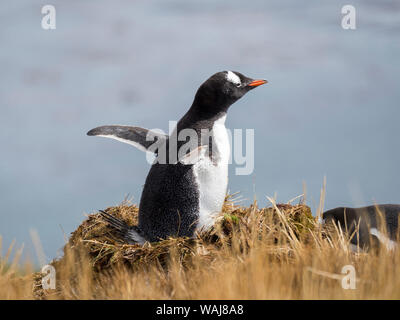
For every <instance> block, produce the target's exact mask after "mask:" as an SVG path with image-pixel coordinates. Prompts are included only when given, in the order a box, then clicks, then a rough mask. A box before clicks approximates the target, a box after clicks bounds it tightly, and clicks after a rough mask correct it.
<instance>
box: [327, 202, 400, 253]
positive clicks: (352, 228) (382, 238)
mask: <svg viewBox="0 0 400 320" xmlns="http://www.w3.org/2000/svg"><path fill="white" fill-rule="evenodd" d="M399 214H400V205H396V204H380V205H374V206H367V207H361V208H348V207H339V208H334V209H331V210H328V211H325V212H324V213H323V215H322V223H328V222H330V221H333V222H334V223H335V224H336V225H338V226H340V228H342V230H345V231H347V232H348V234H349V235H350V236H351V239H350V244H351V246H352V249H353V250H357V248H361V249H368V248H370V247H371V246H373V245H374V244H376V245H383V246H385V247H386V248H387V249H389V250H392V249H394V248H395V247H396V246H397V244H396V240H398V239H397V236H398V226H399V224H398V223H399V221H398V220H399Z"/></svg>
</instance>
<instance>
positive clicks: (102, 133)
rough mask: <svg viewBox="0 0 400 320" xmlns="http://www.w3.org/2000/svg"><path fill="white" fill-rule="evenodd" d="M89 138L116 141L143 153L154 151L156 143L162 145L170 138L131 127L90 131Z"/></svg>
mask: <svg viewBox="0 0 400 320" xmlns="http://www.w3.org/2000/svg"><path fill="white" fill-rule="evenodd" d="M87 135H88V136H99V137H105V138H111V139H115V140H118V141H121V142H124V143H128V144H130V145H132V146H134V147H136V148H138V149H139V150H142V151H152V152H154V150H149V147H150V146H151V145H152V144H154V143H155V142H158V144H159V143H161V142H163V141H166V140H167V139H168V136H167V135H165V134H162V133H158V132H154V131H151V130H148V129H144V128H140V127H129V126H119V125H112V126H101V127H97V128H94V129H92V130H90V131H89V132H88V133H87Z"/></svg>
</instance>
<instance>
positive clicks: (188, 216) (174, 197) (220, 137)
mask: <svg viewBox="0 0 400 320" xmlns="http://www.w3.org/2000/svg"><path fill="white" fill-rule="evenodd" d="M266 82H267V81H266V80H253V79H250V78H248V77H246V76H244V75H243V74H241V73H239V72H233V71H223V72H218V73H216V74H214V75H213V76H211V77H210V78H209V79H208V80H206V81H205V82H204V83H203V84H202V85H201V86H200V88H199V89H198V90H197V93H196V95H195V98H194V101H193V104H192V106H191V107H190V109H189V111H188V112H187V113H186V114H185V115H184V116H183V117H182V118H181V119H180V120H179V122H178V123H177V126H176V128H175V130H174V132H173V133H172V134H171V137H168V136H165V135H160V134H158V133H155V132H152V131H149V130H147V129H143V128H139V127H128V126H102V127H98V128H95V129H92V130H90V131H89V132H88V135H91V136H103V137H108V138H113V139H116V140H119V141H122V142H125V143H129V144H131V145H134V146H136V147H138V148H139V149H141V150H143V151H149V148H150V149H151V145H152V143H154V141H151V140H152V138H155V139H159V140H158V142H160V143H161V145H162V146H163V147H164V149H163V150H166V152H163V153H162V154H161V152H160V149H158V150H157V151H154V150H150V151H152V152H155V153H156V155H157V158H156V160H155V162H154V163H153V165H152V166H151V169H150V172H149V173H148V176H147V178H146V182H145V185H144V188H143V192H142V196H141V199H140V205H139V225H138V227H134V228H132V227H127V226H126V225H125V223H124V222H122V221H119V220H118V219H116V218H114V217H112V216H110V215H108V214H105V213H102V215H103V217H104V218H105V220H106V221H107V222H108V223H110V225H112V226H113V227H114V228H116V229H117V230H119V231H120V232H121V233H122V234H123V237H124V239H126V240H127V242H130V243H132V242H134V243H143V242H144V240H146V241H158V240H160V239H166V238H167V237H169V236H187V237H192V236H193V235H194V233H195V231H196V230H201V229H208V228H209V227H211V226H212V225H213V223H214V220H215V217H216V216H217V214H218V213H220V211H221V209H222V206H223V203H224V200H225V196H226V191H227V185H228V161H229V157H230V145H229V138H228V133H227V130H226V128H225V119H226V114H227V111H228V109H229V107H230V106H231V105H232V104H233V103H235V102H236V101H237V100H238V99H240V98H241V97H242V96H243V95H245V94H246V93H247V92H248V91H250V90H252V89H253V88H255V87H257V86H259V85H262V84H264V83H266ZM185 129H190V130H191V132H195V133H196V135H197V137H198V139H197V140H194V141H195V142H193V141H192V140H189V142H190V143H196V145H191V148H190V150H191V152H190V153H184V154H183V155H182V154H180V153H179V150H181V147H183V146H184V145H185V144H187V143H189V142H188V140H187V139H186V140H185V139H176V137H179V138H181V137H180V136H181V134H185V131H186V130H185ZM204 130H206V131H207V132H208V133H209V134H206V135H204ZM184 138H185V137H184ZM149 140H150V143H149ZM161 149H162V148H161ZM160 159H163V160H164V161H160Z"/></svg>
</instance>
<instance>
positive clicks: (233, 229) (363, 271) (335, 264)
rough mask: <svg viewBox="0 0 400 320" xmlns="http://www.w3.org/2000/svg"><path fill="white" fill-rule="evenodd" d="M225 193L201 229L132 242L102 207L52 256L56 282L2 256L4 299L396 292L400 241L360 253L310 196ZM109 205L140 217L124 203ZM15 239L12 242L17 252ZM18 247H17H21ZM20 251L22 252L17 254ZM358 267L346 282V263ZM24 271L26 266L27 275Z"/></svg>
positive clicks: (388, 295) (122, 214)
mask: <svg viewBox="0 0 400 320" xmlns="http://www.w3.org/2000/svg"><path fill="white" fill-rule="evenodd" d="M233 200H234V199H231V198H228V199H227V201H226V203H225V205H224V208H223V212H222V213H221V215H220V216H219V217H218V219H217V223H216V224H215V226H214V228H213V229H212V230H210V231H208V232H202V233H199V234H198V235H197V236H196V238H195V239H185V238H170V239H166V240H163V241H161V242H157V243H151V244H150V243H147V244H145V245H144V246H138V245H126V244H124V243H123V242H121V240H120V239H119V238H118V236H117V234H116V233H115V232H114V231H113V230H112V229H111V228H110V227H108V226H107V225H106V224H105V223H104V222H103V221H102V219H101V218H100V216H99V215H98V214H97V213H95V214H91V215H89V216H88V217H87V219H86V220H85V221H84V222H83V223H82V224H81V225H80V226H79V227H78V229H77V230H76V231H75V232H73V233H72V235H71V237H70V239H69V241H68V243H67V244H66V245H65V247H64V255H63V257H62V258H60V259H59V260H55V261H53V262H52V265H53V266H54V267H55V269H56V271H57V287H56V289H55V290H47V291H45V290H43V289H42V288H41V277H42V276H41V274H40V273H34V274H33V275H32V268H31V267H30V266H29V265H28V266H25V267H24V271H23V272H22V273H21V266H20V265H19V264H18V261H17V260H15V259H14V262H12V263H8V259H7V255H6V256H5V257H3V258H2V259H1V260H0V261H1V264H0V298H2V299H399V298H400V279H399V277H398V276H397V275H398V274H399V271H400V270H399V269H400V267H399V266H400V264H399V263H400V255H399V253H398V251H387V250H386V249H385V248H382V249H381V250H374V251H371V252H369V253H365V252H358V253H354V252H352V251H350V249H349V240H348V238H347V236H346V235H345V234H344V233H343V232H342V231H341V230H340V229H339V228H337V227H335V226H333V227H331V228H326V229H322V228H321V227H320V225H318V224H317V223H316V221H315V219H314V218H313V217H312V214H311V210H310V208H309V207H307V206H306V205H304V204H298V205H290V204H276V203H275V201H274V200H273V199H270V201H271V207H269V208H258V207H257V205H256V203H254V204H253V205H252V206H250V207H241V206H238V205H235V203H234V201H233ZM106 211H107V212H108V213H110V214H112V215H115V216H116V217H118V218H120V219H123V220H125V221H126V222H127V223H129V224H136V223H137V221H136V220H137V213H138V209H137V207H136V206H134V205H130V204H128V203H123V204H121V205H120V206H118V207H111V208H108V209H106ZM11 250H12V248H10V249H9V251H10V252H11ZM17 256H18V255H16V257H17ZM16 259H17V258H16ZM345 265H352V266H354V268H355V270H356V279H357V282H356V289H354V290H352V289H348V290H346V289H343V288H342V285H341V280H342V277H343V274H342V273H341V271H342V268H343V267H344V266H345ZM22 274H24V275H22Z"/></svg>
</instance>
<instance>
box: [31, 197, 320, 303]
mask: <svg viewBox="0 0 400 320" xmlns="http://www.w3.org/2000/svg"><path fill="white" fill-rule="evenodd" d="M104 211H106V212H107V213H109V214H111V215H113V216H115V217H117V218H119V219H121V220H123V221H125V222H126V223H127V224H128V225H136V224H137V223H138V211H139V210H138V207H137V206H136V205H130V204H129V203H123V204H121V205H119V206H116V207H109V208H107V209H105V210H104ZM314 220H315V219H314V217H313V216H312V213H311V210H310V208H309V207H308V206H306V205H304V204H297V205H290V204H276V205H274V206H273V207H267V208H258V207H257V205H256V203H254V204H253V205H251V206H250V207H242V206H238V205H236V204H235V203H234V200H232V198H231V197H229V196H228V197H227V199H226V201H225V204H224V206H223V210H222V212H221V214H220V215H219V216H218V218H217V219H216V223H215V225H214V226H213V227H212V228H211V230H208V231H205V232H200V233H198V234H196V236H195V237H194V238H181V237H178V238H172V237H171V238H168V239H165V240H162V241H159V242H153V243H145V244H144V245H143V246H142V245H129V244H126V243H124V241H123V240H122V239H121V238H120V237H119V236H118V233H117V232H116V231H115V230H114V229H113V228H112V227H110V226H109V225H108V224H107V223H106V222H105V221H104V220H103V219H102V217H101V216H100V214H99V213H93V214H90V215H88V217H87V219H86V220H84V221H83V222H82V224H81V225H80V226H79V227H78V228H77V229H76V230H75V231H74V232H72V234H71V236H70V238H69V241H68V243H67V244H66V245H65V246H64V248H63V253H64V255H63V256H62V257H61V258H59V259H56V260H53V261H52V262H51V265H53V266H54V268H55V269H56V271H57V273H56V274H57V284H59V283H60V281H59V280H62V279H58V278H59V274H67V273H68V278H69V279H71V277H72V278H73V277H74V274H75V273H82V272H84V270H82V266H81V265H80V266H78V265H77V267H76V268H73V269H74V271H73V273H74V274H72V273H71V270H70V269H71V268H70V266H71V261H72V263H73V264H79V262H82V261H85V264H86V266H87V267H88V268H90V272H92V273H93V274H94V275H95V276H98V275H101V274H102V275H104V274H107V273H112V272H113V270H114V269H115V270H116V269H118V268H117V267H119V266H124V267H127V268H129V269H131V270H132V271H135V270H137V269H149V268H154V267H156V268H158V269H159V270H163V271H167V270H168V262H169V260H170V259H171V257H172V253H173V254H174V256H175V257H177V258H178V259H179V263H180V264H181V265H182V266H183V267H184V268H187V267H190V265H191V261H192V259H193V258H196V259H202V260H205V261H206V262H207V263H211V262H212V261H213V259H214V258H215V257H216V256H217V255H218V254H220V253H221V252H226V250H238V251H239V252H246V251H247V252H248V251H249V250H251V248H252V246H253V245H254V242H255V241H260V240H261V241H264V243H265V242H266V243H267V244H270V245H271V248H275V250H276V247H277V245H280V246H282V245H285V243H286V244H287V243H288V242H290V239H292V238H296V240H299V241H302V242H307V241H308V240H309V232H308V231H309V230H311V229H312V228H314V225H315V223H314ZM282 230H287V232H286V233H284V234H283V233H282ZM285 234H286V236H285ZM67 265H68V269H69V270H68V271H66V270H63V268H66V266H67ZM34 279H35V283H36V285H35V289H34V291H35V295H36V297H38V298H45V297H46V295H47V294H48V292H46V291H44V290H43V289H42V286H41V279H42V274H41V273H36V274H35V276H34ZM61 283H62V281H61Z"/></svg>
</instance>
